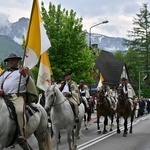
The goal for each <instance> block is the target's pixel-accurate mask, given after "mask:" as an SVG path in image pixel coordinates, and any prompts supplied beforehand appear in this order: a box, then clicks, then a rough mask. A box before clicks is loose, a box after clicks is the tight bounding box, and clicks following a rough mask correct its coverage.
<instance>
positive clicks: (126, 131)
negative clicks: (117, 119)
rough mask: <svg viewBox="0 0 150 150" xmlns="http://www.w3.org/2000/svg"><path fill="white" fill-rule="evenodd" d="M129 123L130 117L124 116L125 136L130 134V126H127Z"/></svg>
mask: <svg viewBox="0 0 150 150" xmlns="http://www.w3.org/2000/svg"><path fill="white" fill-rule="evenodd" d="M127 124H128V117H125V118H124V133H123V136H124V137H126V136H127V134H128V128H127Z"/></svg>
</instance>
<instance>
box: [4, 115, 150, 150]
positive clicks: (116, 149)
mask: <svg viewBox="0 0 150 150" xmlns="http://www.w3.org/2000/svg"><path fill="white" fill-rule="evenodd" d="M95 121H96V116H95V114H93V115H92V120H91V121H90V124H89V130H85V127H84V126H82V135H81V138H80V139H79V140H78V141H77V149H78V150H150V142H149V141H150V114H148V115H144V116H143V117H140V118H135V120H134V123H133V125H134V126H133V134H128V135H127V137H123V136H122V135H123V131H122V132H121V133H120V134H117V133H116V122H115V120H114V127H113V131H111V132H108V133H107V134H104V135H103V134H98V133H97V125H96V123H95ZM102 122H103V118H101V123H100V126H101V128H102V127H103V123H102ZM120 124H121V129H122V130H123V127H122V126H123V119H121V121H120ZM107 128H108V129H109V126H108V127H107ZM61 136H62V137H61V143H60V144H59V149H60V150H67V149H68V145H67V142H66V132H65V131H62V132H61ZM28 142H29V143H30V145H31V146H32V148H33V149H34V150H38V146H37V141H36V140H35V138H34V137H33V136H32V137H31V138H30V139H29V140H28ZM14 149H15V150H21V148H20V147H18V146H16V147H15V148H14ZM6 150H10V148H7V149H6ZM11 150H13V149H11Z"/></svg>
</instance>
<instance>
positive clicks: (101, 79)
mask: <svg viewBox="0 0 150 150" xmlns="http://www.w3.org/2000/svg"><path fill="white" fill-rule="evenodd" d="M103 81H104V78H103V76H102V74H101V73H100V78H99V82H98V86H97V89H98V88H100V87H101V86H102V82H103Z"/></svg>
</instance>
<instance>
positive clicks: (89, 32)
mask: <svg viewBox="0 0 150 150" xmlns="http://www.w3.org/2000/svg"><path fill="white" fill-rule="evenodd" d="M104 23H108V21H107V20H106V21H103V22H100V23H98V24H95V25H93V26H91V27H90V29H89V48H91V29H92V28H93V27H96V26H98V25H100V24H104Z"/></svg>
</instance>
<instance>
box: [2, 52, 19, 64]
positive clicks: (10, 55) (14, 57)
mask: <svg viewBox="0 0 150 150" xmlns="http://www.w3.org/2000/svg"><path fill="white" fill-rule="evenodd" d="M9 59H18V60H21V59H22V58H21V57H18V56H17V55H16V54H15V53H11V54H9V56H8V57H7V58H5V59H4V62H7V61H8V60H9Z"/></svg>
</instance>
